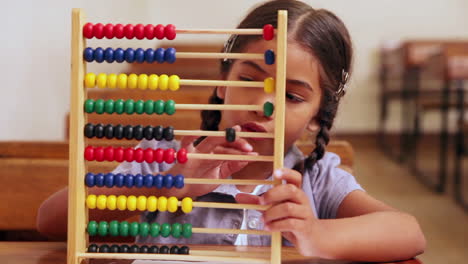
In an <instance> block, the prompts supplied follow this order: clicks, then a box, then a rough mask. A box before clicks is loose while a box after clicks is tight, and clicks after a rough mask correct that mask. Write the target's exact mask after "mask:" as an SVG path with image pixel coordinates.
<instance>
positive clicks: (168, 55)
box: [164, 48, 176, 64]
mask: <svg viewBox="0 0 468 264" xmlns="http://www.w3.org/2000/svg"><path fill="white" fill-rule="evenodd" d="M164 60H165V61H166V62H167V63H170V64H172V63H174V62H175V61H176V49H174V48H168V49H166V51H164Z"/></svg>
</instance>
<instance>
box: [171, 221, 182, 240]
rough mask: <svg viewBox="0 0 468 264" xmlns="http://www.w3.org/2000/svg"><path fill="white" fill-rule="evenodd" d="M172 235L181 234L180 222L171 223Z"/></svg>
mask: <svg viewBox="0 0 468 264" xmlns="http://www.w3.org/2000/svg"><path fill="white" fill-rule="evenodd" d="M171 232H172V236H173V237H175V238H179V237H180V235H182V224H181V223H174V224H172V230H171Z"/></svg>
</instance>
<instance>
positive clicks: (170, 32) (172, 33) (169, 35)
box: [164, 24, 176, 40]
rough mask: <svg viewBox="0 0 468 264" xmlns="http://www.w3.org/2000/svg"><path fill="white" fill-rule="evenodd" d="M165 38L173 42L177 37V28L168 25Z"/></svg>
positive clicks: (165, 29)
mask: <svg viewBox="0 0 468 264" xmlns="http://www.w3.org/2000/svg"><path fill="white" fill-rule="evenodd" d="M164 36H165V37H166V39H168V40H173V39H175V37H176V28H175V26H174V25H173V24H169V25H166V27H165V28H164Z"/></svg>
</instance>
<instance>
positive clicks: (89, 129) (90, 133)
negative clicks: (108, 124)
mask: <svg viewBox="0 0 468 264" xmlns="http://www.w3.org/2000/svg"><path fill="white" fill-rule="evenodd" d="M84 135H85V137H87V138H93V137H94V125H93V124H91V123H88V124H86V125H85V127H84Z"/></svg>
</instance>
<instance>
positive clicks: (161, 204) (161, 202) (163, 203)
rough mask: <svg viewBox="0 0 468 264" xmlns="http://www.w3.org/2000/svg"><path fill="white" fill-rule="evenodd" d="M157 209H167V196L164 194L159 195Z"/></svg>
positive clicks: (162, 210)
mask: <svg viewBox="0 0 468 264" xmlns="http://www.w3.org/2000/svg"><path fill="white" fill-rule="evenodd" d="M158 211H160V212H165V211H167V198H166V197H165V196H161V197H159V198H158Z"/></svg>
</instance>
